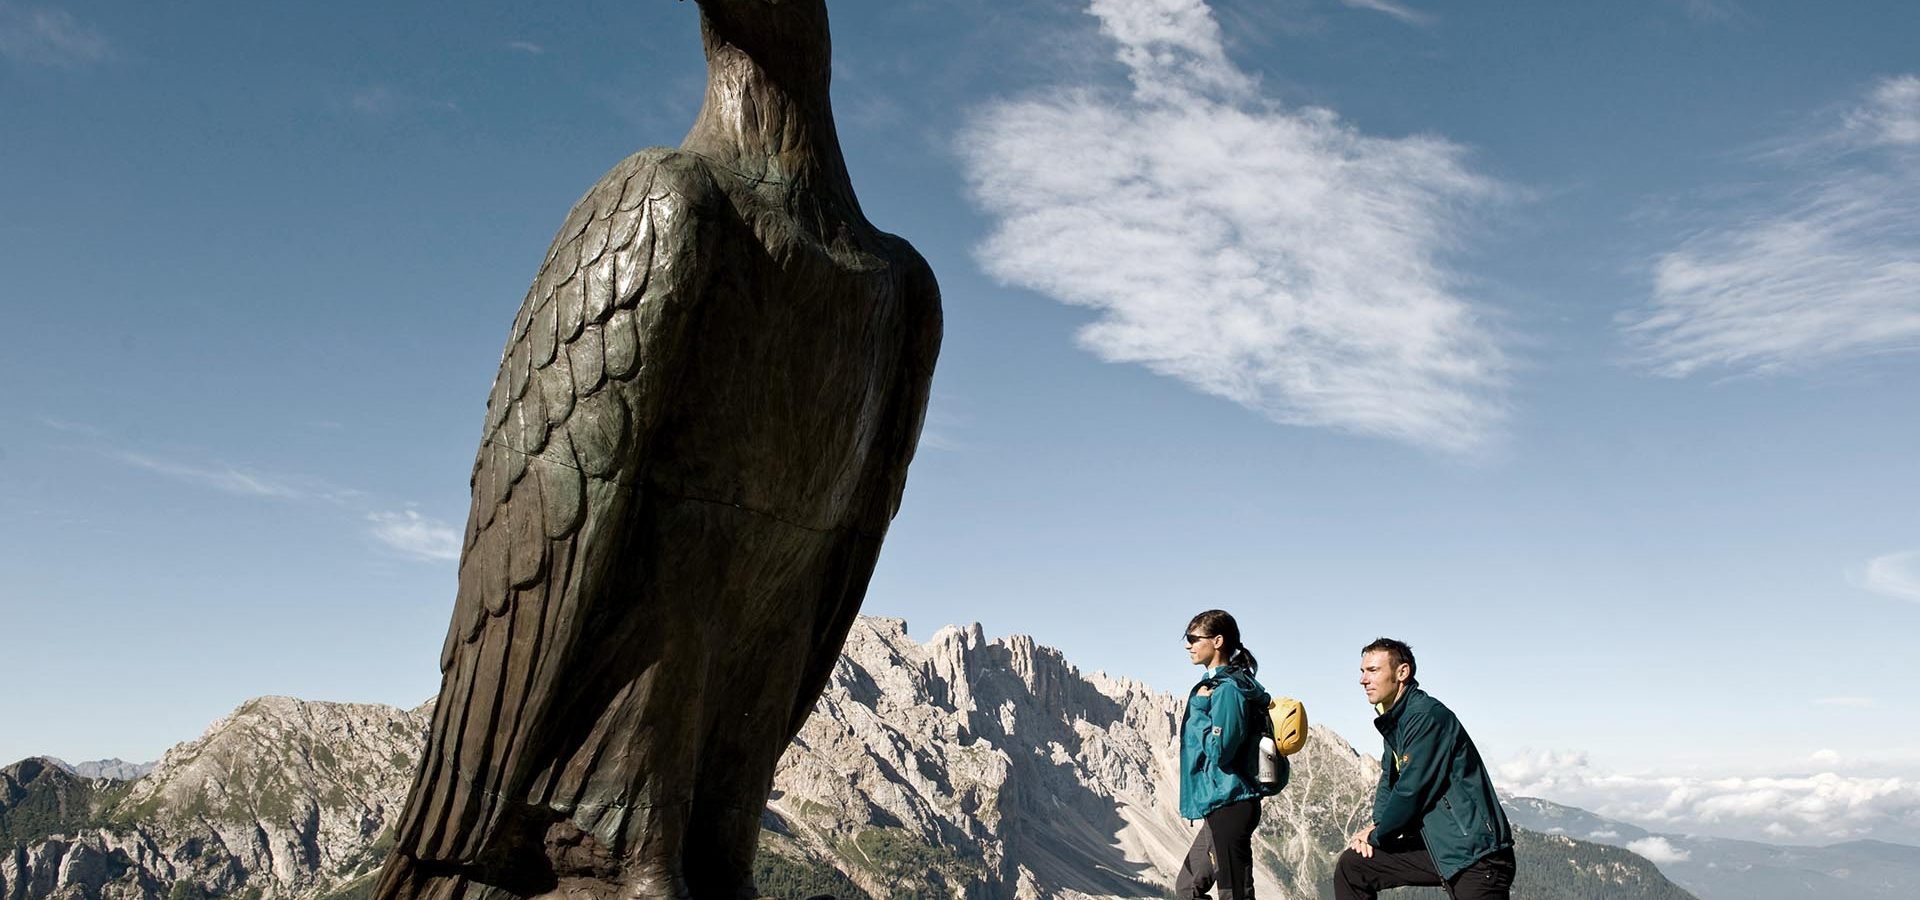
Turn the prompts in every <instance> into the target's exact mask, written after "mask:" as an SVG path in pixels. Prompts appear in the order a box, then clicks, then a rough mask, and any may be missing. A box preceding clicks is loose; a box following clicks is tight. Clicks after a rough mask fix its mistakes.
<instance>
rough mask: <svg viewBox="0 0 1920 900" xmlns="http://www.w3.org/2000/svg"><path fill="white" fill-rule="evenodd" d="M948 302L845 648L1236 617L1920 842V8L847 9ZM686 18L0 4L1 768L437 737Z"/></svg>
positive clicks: (1828, 830) (1560, 777) (1713, 792)
mask: <svg viewBox="0 0 1920 900" xmlns="http://www.w3.org/2000/svg"><path fill="white" fill-rule="evenodd" d="M832 10H833V15H834V26H835V51H836V64H835V82H834V91H835V106H836V112H837V114H838V117H839V122H840V133H841V137H842V141H843V143H844V144H845V148H846V152H847V157H848V162H849V166H850V168H851V170H852V173H853V178H854V182H855V186H856V188H857V189H858V190H859V193H860V197H861V200H862V203H863V205H864V206H865V208H866V210H867V212H868V214H869V216H870V217H871V218H872V219H873V220H874V222H875V223H876V224H878V225H880V226H881V227H883V228H886V229H888V230H890V231H894V232H896V233H898V234H901V235H903V236H906V237H908V238H909V239H911V240H912V241H913V242H914V243H915V245H916V246H917V247H919V248H920V250H921V251H922V253H923V254H924V255H925V256H926V257H927V258H928V259H929V261H930V262H931V263H932V264H933V266H934V268H935V270H936V272H937V273H938V275H939V278H940V282H941V286H942V289H943V293H944V296H945V306H946V318H947V336H946V343H945V346H944V349H943V352H942V357H941V362H940V368H939V371H938V373H937V375H936V380H935V395H934V400H933V405H932V409H931V411H930V413H929V418H928V426H927V431H926V435H925V437H924V439H923V446H922V450H921V453H920V456H919V458H918V460H917V461H916V463H915V465H914V468H913V473H912V479H911V481H910V483H909V486H908V492H907V497H906V503H905V507H904V509H903V510H902V512H901V514H900V517H899V518H898V519H897V520H896V521H895V523H894V528H893V531H892V534H891V536H890V538H889V540H888V544H887V550H886V553H885V554H884V556H883V558H882V561H881V564H880V568H879V571H878V573H877V574H876V577H875V579H874V584H873V588H872V591H871V592H870V594H869V596H868V600H867V605H866V610H867V611H868V612H870V613H875V614H881V615H892V616H901V617H904V618H906V619H907V620H908V621H909V623H910V624H911V627H912V629H913V633H914V634H915V635H917V636H920V637H922V638H924V637H925V636H927V635H929V634H931V633H932V632H933V631H934V630H935V629H937V628H938V627H940V626H941V625H944V624H948V623H966V622H972V621H979V622H981V623H983V625H984V626H985V628H986V630H987V631H988V633H990V634H995V635H1004V634H1009V633H1015V632H1023V633H1029V634H1032V635H1034V636H1035V637H1036V638H1038V639H1039V640H1040V641H1041V642H1043V643H1046V644H1050V645H1053V646H1056V647H1059V648H1061V649H1062V650H1063V651H1064V652H1065V653H1066V654H1067V656H1068V658H1069V659H1071V660H1073V661H1074V662H1076V663H1078V664H1079V665H1081V666H1082V667H1083V668H1086V669H1100V670H1105V671H1107V672H1110V673H1114V674H1122V675H1128V676H1132V677H1135V678H1139V679H1143V680H1145V681H1146V682H1148V683H1150V684H1152V685H1153V686H1155V687H1158V688H1161V689H1165V690H1177V689H1181V688H1183V687H1184V686H1185V685H1186V683H1187V682H1188V680H1189V679H1190V678H1191V676H1192V674H1193V673H1192V672H1191V671H1190V670H1189V669H1188V668H1187V666H1186V664H1185V655H1184V653H1183V652H1182V650H1181V648H1180V646H1179V645H1178V643H1177V642H1176V641H1175V640H1174V636H1175V635H1176V634H1177V633H1178V631H1177V629H1179V628H1180V627H1181V626H1184V625H1185V624H1186V620H1187V618H1188V617H1189V616H1190V615H1192V613H1194V612H1196V611H1198V610H1200V609H1204V608H1207V607H1211V606H1220V607H1224V608H1227V609H1229V610H1232V611H1234V612H1235V613H1236V614H1238V615H1239V616H1240V618H1241V620H1242V622H1243V624H1244V626H1245V628H1246V631H1247V636H1248V637H1247V640H1248V644H1249V645H1250V646H1252V647H1253V649H1254V650H1255V651H1256V652H1257V653H1259V654H1260V655H1261V657H1262V659H1263V662H1264V667H1263V671H1262V674H1263V678H1264V680H1265V681H1266V682H1267V683H1268V684H1269V685H1270V686H1272V687H1274V688H1276V689H1277V690H1281V691H1284V692H1288V693H1292V694H1295V695H1297V696H1300V697H1302V698H1304V699H1305V700H1307V702H1308V704H1309V708H1310V709H1311V710H1312V712H1313V713H1314V715H1315V718H1316V719H1317V720H1318V721H1321V722H1324V723H1326V724H1329V725H1332V726H1333V727H1335V728H1336V729H1338V730H1340V731H1341V732H1342V733H1343V734H1345V735H1346V736H1347V737H1348V738H1349V739H1351V740H1353V741H1355V743H1356V744H1357V745H1358V746H1359V747H1360V748H1361V749H1362V750H1363V751H1365V752H1371V751H1372V750H1373V749H1374V744H1375V742H1374V741H1373V740H1371V739H1370V738H1369V735H1370V733H1371V732H1370V728H1369V726H1368V724H1367V719H1366V711H1365V707H1364V703H1363V702H1362V701H1361V698H1360V693H1359V690H1358V688H1357V686H1356V685H1355V684H1354V675H1355V670H1356V665H1357V648H1358V647H1359V646H1360V645H1361V644H1363V643H1365V642H1366V641H1367V640H1369V639H1371V638H1372V637H1374V636H1376V635H1378V634H1383V633H1385V634H1392V635H1396V636H1399V637H1402V638H1404V639H1406V640H1409V641H1410V642H1412V644H1413V645H1414V647H1415V648H1416V650H1417V651H1418V652H1419V654H1420V657H1421V660H1422V673H1423V675H1425V678H1424V679H1423V681H1424V683H1425V684H1426V686H1427V687H1429V688H1430V689H1431V690H1432V691H1433V692H1434V693H1435V694H1436V695H1438V696H1440V697H1441V698H1442V699H1444V700H1446V701H1448V702H1449V703H1450V704H1451V705H1453V706H1454V707H1455V708H1456V709H1457V710H1458V711H1460V712H1461V714H1462V716H1463V717H1464V718H1465V720H1466V721H1467V723H1468V725H1469V726H1470V727H1471V728H1472V730H1473V732H1474V734H1475V736H1476V738H1477V740H1478V741H1479V743H1480V744H1481V746H1482V748H1483V750H1484V752H1485V753H1486V754H1487V755H1488V756H1489V757H1490V758H1492V759H1493V760H1494V761H1495V762H1496V763H1497V764H1499V765H1500V767H1501V786H1502V788H1503V789H1507V790H1509V791H1518V792H1530V793H1536V794H1540V795H1543V796H1547V797H1549V798H1553V799H1559V800H1563V801H1565V802H1571V803H1575V804H1577V805H1583V806H1586V807H1588V808H1593V809H1596V810H1598V811H1601V812H1605V813H1609V814H1614V815H1619V816H1621V817H1624V818H1631V819H1633V820H1634V821H1637V822H1640V823H1641V824H1645V825H1648V826H1649V827H1655V828H1657V829H1662V830H1676V831H1698V832H1703V833H1715V834H1728V835H1736V836H1758V837H1766V838H1771V839H1779V840H1806V841H1824V840H1834V839H1841V838H1846V837H1855V836H1863V835H1871V836H1878V837H1883V838H1887V839H1892V840H1904V841H1908V842H1920V724H1916V723H1920V701H1916V700H1915V698H1914V697H1913V692H1912V691H1911V689H1910V687H1909V685H1910V683H1911V676H1910V674H1909V671H1908V665H1909V660H1910V658H1911V657H1912V656H1913V655H1914V651H1915V650H1916V649H1920V648H1917V647H1916V644H1917V643H1920V642H1917V641H1916V625H1920V487H1917V485H1920V454H1916V453H1915V451H1914V448H1915V445H1916V442H1917V441H1916V439H1920V415H1915V401H1914V399H1913V398H1914V397H1915V396H1916V387H1920V354H1916V353H1915V352H1914V351H1915V350H1916V349H1920V225H1916V223H1920V60H1917V59H1916V58H1915V56H1914V55H1913V52H1912V47H1913V45H1914V42H1915V40H1916V38H1920V7H1916V6H1914V5H1912V4H1906V3H1895V2H1885V3H1866V2H1861V3H1850V4H1846V5H1845V6H1844V7H1838V6H1835V7H1818V8H1816V7H1814V6H1811V5H1806V4H1789V3H1772V4H1769V3H1759V2H1746V0H1741V2H1734V0H1692V2H1686V0H1647V2H1638V3H1618V4H1532V5H1526V6H1522V7H1518V8H1516V7H1513V6H1511V5H1505V6H1496V5H1490V4H1441V3H1437V2H1417V0H1402V2H1390V0H1217V2H1214V3H1212V4H1211V5H1204V4H1202V3H1200V2H1199V0H1094V2H1092V3H1090V4H1088V3H1080V2H1041V0H996V2H987V0H949V2H942V3H932V2H913V0H897V2H888V3H881V2H853V0H843V2H838V3H834V4H832ZM703 71H704V69H703V64H702V62H701V59H700V54H699V40H698V32H697V12H696V9H695V7H694V6H693V5H692V4H690V3H670V2H666V0H645V2H626V3H607V2H585V3H575V4H567V5H565V6H548V7H540V8H537V9H536V8H531V7H528V6H527V5H525V4H505V3H493V2H468V3H459V4H455V3H438V2H422V3H411V4H370V3H335V4H325V5H321V4H305V5H301V4H278V5H274V6H273V7H272V8H263V7H259V6H256V5H248V4H235V3H228V4H215V3H181V4H167V5H165V6H164V7H160V6H155V5H152V4H136V3H125V2H75V3H64V4H60V3H46V2H22V0H0V271H4V272H5V273H6V277H5V278H4V280H0V309H4V311H5V315H6V322H7V328H6V330H5V335H6V349H5V350H4V351H3V352H0V379H4V381H5V383H6V384H8V385H9V387H10V389H9V390H7V391H5V392H0V421H4V422H5V423H6V424H5V425H4V426H0V465H3V466H4V468H0V471H3V472H4V473H5V474H4V476H3V477H0V585H4V587H0V623H4V624H0V646H4V647H5V648H6V652H5V653H4V654H0V685H3V686H4V687H0V721H4V722H6V723H7V724H6V727H5V728H3V729H0V758H5V759H9V760H10V759H14V758H18V757H22V756H26V755H29V754H34V753H49V754H54V755H59V756H63V757H67V758H70V759H86V758H97V757H104V756H121V757H125V758H129V759H151V758H154V757H156V756H158V755H159V753H160V752H162V751H163V750H164V749H165V748H166V747H167V746H169V745H170V744H172V743H174V742H177V741H180V740H185V739H187V738H190V737H192V736H194V735H195V734H197V733H198V732H199V731H200V729H202V728H203V727H204V726H205V725H206V724H207V723H209V722H211V721H212V720H213V719H215V718H217V717H219V716H221V715H223V714H225V713H226V712H227V711H229V710H230V709H231V708H232V707H234V706H235V705H236V704H238V703H239V702H240V701H241V700H243V699H245V698H247V697H250V696H254V695H258V694H264V693H283V694H293V695H298V696H302V697H308V698H313V699H328V700H345V701H378V702H385V703H394V704H403V705H412V704H415V703H418V702H420V701H422V700H424V699H426V698H428V697H429V696H431V695H432V694H433V693H434V692H435V690H436V687H437V684H438V673H437V671H436V669H435V664H436V661H437V659H436V657H437V652H438V648H439V644H440V639H441V635H442V632H443V629H444V627H445V622H446V616H447V614H448V611H449V610H450V608H451V601H452V597H453V577H454V576H453V572H454V566H453V560H452V558H451V557H452V555H453V553H454V552H455V547H454V545H455V542H456V539H455V537H454V533H455V531H456V530H457V529H458V528H459V527H460V524H461V522H462V519H463V517H464V515H465V510H466V491H467V487H466V477H467V472H468V468H469V466H470V463H471V458H472V453H473V448H474V446H475V444H476V442H477V440H478V433H479V425H480V418H481V413H482V410H483V408H484V403H485V398H486V393H487V387H488V384H489V382H490V379H491V378H492V375H493V371H494V369H495V367H496V365H497V362H498V357H499V352H500V347H501V344H502V341H503V340H504V337H505V333H506V329H507V326H508V324H509V323H510V321H511V319H512V317H513V313H514V311H515V309H516V308H517V306H518V303H519V300H520V297H521V296H522V294H523V293H524V291H525V289H526V285H527V283H528V282H529V281H530V279H531V278H532V276H533V274H534V272H535V269H536V267H537V265H538V262H539V260H540V258H541V256H542V254H543V252H544V250H545V248H546V245H547V242H548V240H549V239H550V238H551V236H552V233H553V230H554V229H555V228H556V227H558V224H559V222H560V220H561V218H562V217H563V216H564V214H565V212H566V209H567V207H568V205H569V204H571V203H572V201H573V200H574V199H575V198H576V197H577V196H578V195H579V193H580V192H581V191H583V190H585V188H586V187H587V186H588V185H590V184H591V183H592V182H593V181H594V180H595V179H596V178H597V177H598V176H599V174H600V173H601V172H603V171H605V170H606V169H607V168H608V167H610V166H611V165H612V164H613V163H614V162H616V161H617V160H619V159H620V158H621V157H623V156H625V155H626V154H628V153H630V152H632V151H634V150H636V149H639V148H641V147H645V146H652V145H662V144H675V143H678V141H679V139H680V137H681V136H682V135H683V134H684V132H685V129H686V127H687V126H688V124H689V123H690V122H691V121H692V118H693V114H694V113H695V111H696V110H697V106H698V102H699V95H700V85H701V82H702V79H703Z"/></svg>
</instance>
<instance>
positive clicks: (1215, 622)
mask: <svg viewBox="0 0 1920 900" xmlns="http://www.w3.org/2000/svg"><path fill="white" fill-rule="evenodd" d="M1183 637H1184V639H1185V641H1186V644H1187V657H1188V658H1189V659H1190V660H1192V661H1193V664H1194V665H1197V666H1203V667H1205V668H1206V675H1205V676H1204V677H1202V678H1201V679H1200V683H1199V684H1196V685H1194V687H1193V690H1192V691H1189V692H1188V694H1187V708H1186V712H1185V714H1184V716H1183V718H1182V719H1181V722H1180V815H1181V816H1183V817H1185V818H1187V819H1189V820H1194V819H1199V820H1203V821H1202V824H1201V826H1200V833H1199V834H1198V835H1196V836H1195V837H1194V839H1193V847H1192V848H1191V849H1189V850H1188V851H1187V859H1186V862H1185V863H1184V864H1182V865H1181V867H1180V875H1179V877H1178V878H1176V879H1175V880H1174V896H1175V897H1176V898H1178V900H1200V898H1204V897H1206V896H1207V891H1208V890H1209V889H1210V888H1212V887H1213V886H1214V885H1215V884H1218V885H1219V886H1220V894H1219V900H1252V898H1253V830H1254V828H1255V827H1256V826H1258V825H1259V824H1260V798H1261V797H1262V796H1265V795H1267V794H1270V793H1273V792H1275V791H1278V790H1279V789H1280V788H1281V787H1283V786H1285V784H1286V768H1285V761H1284V759H1282V760H1281V766H1282V768H1281V769H1280V772H1279V775H1278V779H1279V780H1278V782H1277V783H1275V782H1270V783H1268V784H1267V785H1265V789H1264V790H1263V786H1262V785H1261V783H1260V781H1259V775H1258V771H1259V769H1258V767H1259V763H1260V737H1261V735H1260V728H1261V727H1262V726H1263V724H1264V723H1266V721H1267V719H1266V715H1265V712H1264V711H1265V710H1266V708H1267V702H1268V696H1267V690H1266V688H1263V687H1261V686H1260V682H1258V681H1255V680H1254V678H1253V675H1254V672H1255V671H1256V670H1258V669H1259V666H1260V664H1259V662H1258V661H1256V660H1255V659H1254V658H1253V653H1252V652H1250V651H1248V650H1247V648H1246V646H1245V645H1243V644H1241V643H1240V625H1239V624H1238V623H1236V622H1235V621H1234V620H1233V616H1231V615H1229V614H1228V613H1226V612H1225V611H1223V610H1218V609H1210V610H1207V611H1206V612H1203V613H1201V614H1199V615H1197V616H1194V617H1193V621H1192V622H1191V623H1189V624H1188V625H1187V631H1186V634H1185V635H1183ZM1269 727H1270V726H1269Z"/></svg>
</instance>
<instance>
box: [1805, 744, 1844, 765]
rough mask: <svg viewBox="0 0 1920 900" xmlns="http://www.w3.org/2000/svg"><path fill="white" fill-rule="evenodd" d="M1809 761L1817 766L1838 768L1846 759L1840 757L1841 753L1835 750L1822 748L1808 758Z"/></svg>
mask: <svg viewBox="0 0 1920 900" xmlns="http://www.w3.org/2000/svg"><path fill="white" fill-rule="evenodd" d="M1807 759H1808V761H1810V762H1813V763H1815V764H1817V765H1822V766H1837V765H1839V764H1840V763H1841V761H1842V760H1843V759H1844V757H1842V756H1841V755H1840V751H1838V750H1834V749H1832V748H1830V747H1829V748H1822V749H1819V750H1815V751H1813V754H1812V755H1810V756H1808V757H1807Z"/></svg>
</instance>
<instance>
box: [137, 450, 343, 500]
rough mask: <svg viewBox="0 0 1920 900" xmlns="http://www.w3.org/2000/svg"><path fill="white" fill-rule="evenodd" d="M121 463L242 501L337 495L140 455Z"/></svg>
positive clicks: (225, 467) (233, 469)
mask: <svg viewBox="0 0 1920 900" xmlns="http://www.w3.org/2000/svg"><path fill="white" fill-rule="evenodd" d="M116 455H117V456H119V458H120V459H121V461H123V462H126V463H128V464H129V465H132V466H134V467H135V468H140V469H145V470H147V471H149V472H156V473H159V474H161V475H166V476H168V477H170V478H175V479H178V480H181V481H187V482H192V483H195V484H199V485H203V486H205V487H210V488H213V489H214V490H217V491H221V492H223V493H228V494H237V495H239V496H243V497H264V498H271V499H276V500H309V499H319V498H323V497H324V498H329V499H332V498H337V497H338V496H339V494H338V492H336V491H332V490H329V489H325V488H321V487H318V486H316V485H314V484H312V483H310V482H309V483H306V484H296V483H295V481H294V480H290V479H284V478H281V477H277V476H272V475H264V474H261V473H259V472H253V471H248V470H246V469H241V468H236V467H234V466H229V465H224V464H217V463H216V464H214V465H197V464H193V463H183V462H178V461H174V460H168V459H161V458H159V457H154V456H148V455H147V454H144V453H133V452H127V451H122V452H120V453H118V454H116Z"/></svg>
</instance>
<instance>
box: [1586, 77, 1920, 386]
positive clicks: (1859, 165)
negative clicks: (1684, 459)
mask: <svg viewBox="0 0 1920 900" xmlns="http://www.w3.org/2000/svg"><path fill="white" fill-rule="evenodd" d="M1782 146H1783V147H1784V148H1785V149H1782V150H1777V151H1775V152H1772V153H1769V154H1766V155H1765V156H1763V157H1761V158H1759V159H1757V160H1756V165H1761V166H1774V167H1777V168H1778V169H1779V171H1777V172H1776V173H1775V174H1774V176H1773V178H1772V179H1771V180H1770V181H1769V183H1768V186H1767V187H1766V188H1765V189H1764V190H1763V191H1761V192H1760V193H1759V195H1757V196H1754V197H1751V198H1749V199H1747V200H1746V201H1745V202H1744V203H1743V204H1740V205H1737V206H1736V207H1734V208H1732V209H1729V210H1725V211H1722V212H1721V213H1719V215H1718V221H1715V222H1713V223H1711V224H1709V225H1707V226H1706V227H1704V228H1701V229H1700V230H1699V231H1697V232H1696V233H1694V234H1693V235H1691V236H1689V237H1687V238H1685V239H1684V240H1682V241H1680V242H1679V244H1678V245H1677V246H1675V247H1674V248H1673V249H1671V250H1669V251H1667V252H1665V253H1663V254H1661V255H1660V256H1659V257H1658V258H1657V259H1656V260H1655V261H1654V265H1653V286H1652V295H1651V299H1650V302H1649V303H1648V304H1647V305H1646V306H1645V307H1644V308H1643V309H1641V310H1639V311H1636V312H1634V313H1631V314H1628V315H1626V316H1623V317H1622V318H1623V325H1624V327H1625V329H1626V332H1627V335H1628V337H1629V339H1630V340H1631V341H1632V342H1633V343H1634V344H1635V346H1636V349H1637V351H1638V357H1639V362H1640V363H1641V364H1642V365H1643V366H1645V367H1646V368H1648V369H1649V370H1651V371H1653V372H1654V373H1656V374H1659V375H1664V376H1670V377H1685V376H1688V375H1692V374H1695V373H1696V372H1707V371H1712V372H1721V373H1726V374H1770V373H1777V372H1784V371H1793V370H1797V369H1803V368H1808V367H1813V366H1818V365H1821V364H1825V363H1831V362H1835V361H1841V360H1848V359H1857V358H1861V357H1865V356H1869V355H1874V354H1883V353H1893V352H1902V351H1911V350H1914V349H1920V78H1916V77H1915V76H1912V75H1905V76H1900V77H1897V78H1888V79H1884V80H1882V81H1881V82H1880V83H1879V84H1877V85H1876V86H1875V87H1874V88H1873V89H1872V90H1871V91H1869V92H1868V95H1867V97H1866V98H1865V99H1864V100H1862V101H1861V102H1860V103H1859V104H1858V105H1857V106H1856V107H1855V108H1854V109H1853V110H1852V111H1850V112H1849V113H1847V114H1846V115H1845V116H1844V117H1843V120H1842V122H1841V124H1840V125H1838V126H1837V127H1833V128H1829V129H1827V130H1826V131H1824V132H1822V133H1820V134H1816V135H1813V136H1810V137H1804V138H1798V139H1790V140H1787V141H1784V142H1782Z"/></svg>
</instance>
